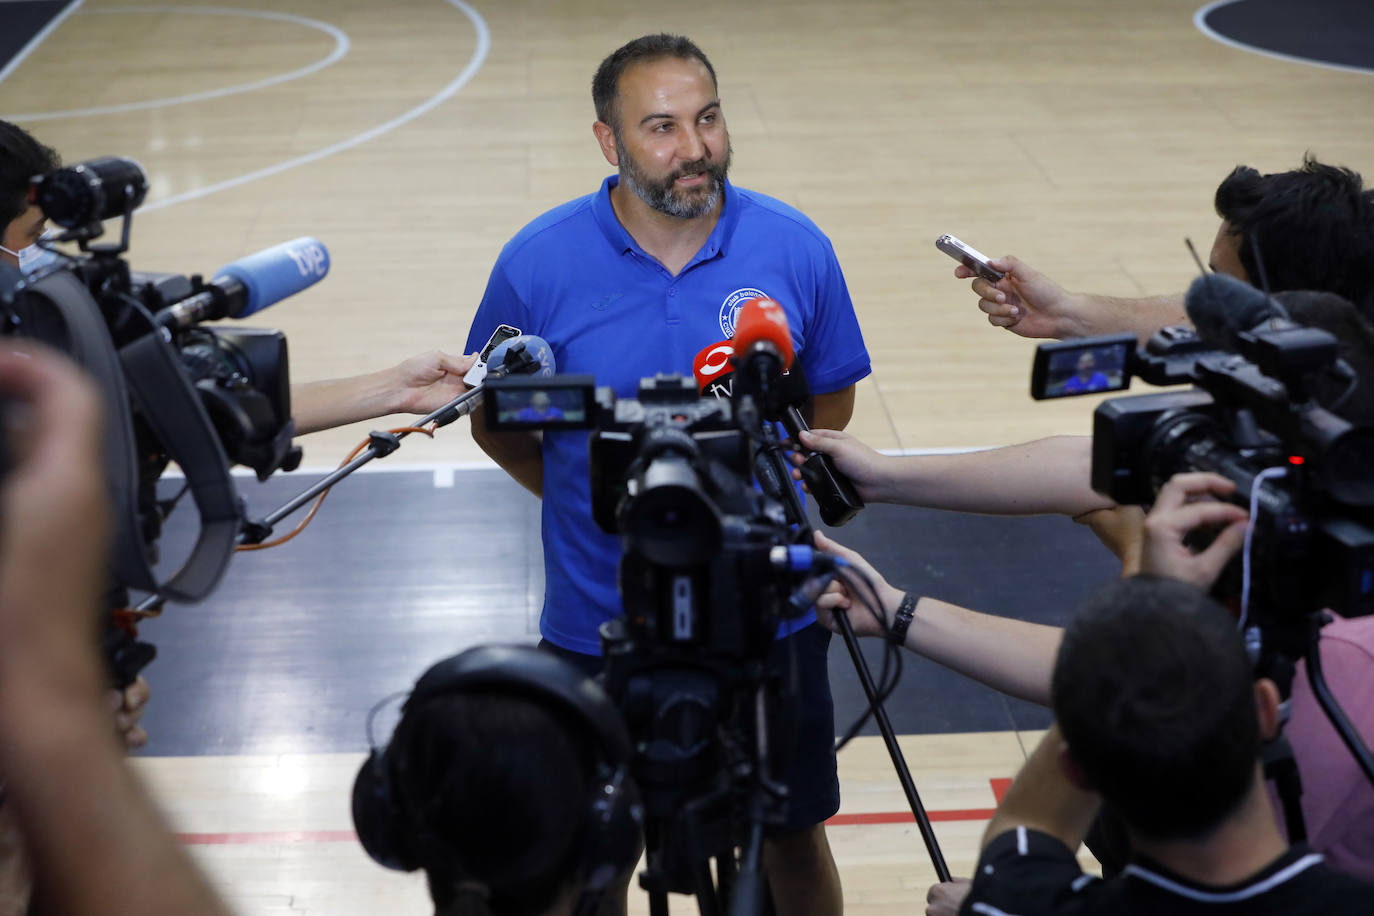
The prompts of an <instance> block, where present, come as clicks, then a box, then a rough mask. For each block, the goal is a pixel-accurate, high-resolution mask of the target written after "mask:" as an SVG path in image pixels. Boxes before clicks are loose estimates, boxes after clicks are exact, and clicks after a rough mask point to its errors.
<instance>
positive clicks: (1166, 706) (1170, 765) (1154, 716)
mask: <svg viewBox="0 0 1374 916" xmlns="http://www.w3.org/2000/svg"><path fill="white" fill-rule="evenodd" d="M1051 689H1052V698H1053V706H1054V712H1055V717H1056V719H1057V720H1058V722H1059V726H1060V729H1061V730H1062V732H1063V734H1064V738H1065V741H1066V743H1067V744H1068V747H1069V753H1070V755H1071V756H1072V758H1073V760H1074V761H1075V762H1076V763H1077V765H1078V766H1079V768H1080V769H1081V770H1082V772H1083V774H1084V776H1085V778H1086V779H1087V781H1088V783H1089V784H1090V786H1091V787H1092V788H1094V789H1096V790H1097V791H1098V792H1100V793H1101V795H1102V798H1103V801H1104V803H1105V804H1106V805H1107V806H1109V807H1110V808H1112V809H1114V810H1115V811H1116V812H1117V813H1118V814H1120V815H1121V817H1122V818H1123V819H1124V820H1125V822H1126V823H1127V824H1128V825H1129V826H1130V827H1131V828H1132V829H1133V830H1135V831H1137V832H1138V833H1139V834H1140V835H1141V836H1142V837H1148V838H1150V839H1153V840H1161V841H1168V840H1181V839H1199V838H1202V837H1204V836H1206V835H1207V834H1208V833H1210V832H1211V831H1212V830H1213V829H1214V828H1215V827H1217V826H1218V825H1219V824H1220V823H1221V822H1222V821H1223V820H1224V819H1225V818H1226V817H1227V816H1228V815H1229V814H1231V813H1233V812H1234V811H1235V810H1236V809H1237V808H1238V807H1239V805H1240V804H1241V802H1242V800H1243V799H1244V798H1245V796H1246V794H1247V793H1248V791H1249V790H1250V787H1251V785H1252V783H1253V780H1254V776H1255V765H1256V761H1257V760H1258V758H1259V749H1260V732H1259V728H1260V726H1259V719H1258V715H1257V713H1256V708H1255V694H1254V686H1253V676H1252V672H1251V667H1250V663H1249V661H1248V659H1247V657H1246V654H1245V649H1244V646H1243V645H1242V642H1241V639H1240V636H1239V635H1238V634H1237V633H1236V629H1235V623H1234V621H1233V620H1232V618H1231V617H1230V615H1228V614H1227V613H1226V612H1225V611H1224V610H1223V609H1222V608H1221V607H1220V606H1219V605H1217V604H1216V603H1215V602H1213V601H1212V600H1211V599H1209V598H1208V597H1207V596H1206V595H1204V594H1203V593H1202V592H1200V591H1199V590H1198V589H1196V588H1194V587H1193V586H1191V585H1187V584H1185V583H1182V582H1177V581H1174V580H1171V579H1162V578H1158V577H1152V576H1136V577H1133V578H1130V579H1125V580H1122V581H1120V582H1116V583H1113V584H1112V585H1111V586H1109V587H1108V588H1106V589H1104V590H1102V591H1101V592H1099V593H1097V594H1096V595H1094V596H1093V598H1092V599H1091V600H1090V601H1089V603H1088V604H1087V605H1086V606H1085V607H1084V609H1083V610H1082V612H1081V613H1080V614H1079V615H1078V617H1077V618H1075V620H1074V621H1073V622H1072V623H1071V624H1070V625H1069V627H1068V629H1067V630H1066V631H1065V633H1064V641H1063V644H1062V646H1061V648H1060V650H1059V656H1058V658H1057V659H1056V661H1055V667H1054V675H1053V681H1052V688H1051Z"/></svg>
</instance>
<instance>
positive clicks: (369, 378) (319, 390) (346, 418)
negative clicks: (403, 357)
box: [291, 370, 396, 436]
mask: <svg viewBox="0 0 1374 916" xmlns="http://www.w3.org/2000/svg"><path fill="white" fill-rule="evenodd" d="M387 372H388V370H382V371H380V372H370V373H368V374H367V375H355V376H352V377H350V378H340V379H330V380H328V381H322V382H302V383H300V384H296V385H292V386H291V415H292V419H294V420H295V421H296V435H298V436H304V435H305V434H306V433H313V432H318V431H319V430H322V429H333V428H334V427H336V426H344V425H346V424H348V423H357V422H359V421H360V420H371V419H372V418H374V417H384V416H386V415H387V414H390V413H395V412H396V411H395V409H394V405H393V404H392V403H391V399H392V397H393V395H394V391H395V390H394V388H393V387H389V385H388V376H387Z"/></svg>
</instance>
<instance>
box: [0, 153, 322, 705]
mask: <svg viewBox="0 0 1374 916" xmlns="http://www.w3.org/2000/svg"><path fill="white" fill-rule="evenodd" d="M147 188H148V181H147V177H146V175H145V174H144V172H143V169H142V168H141V167H140V166H139V164H138V163H137V162H135V161H133V160H132V159H125V158H119V157H106V158H101V159H94V160H90V161H88V162H82V163H79V164H77V165H73V166H69V167H66V168H63V169H59V170H57V171H55V172H53V173H51V174H48V175H44V176H39V177H37V178H35V179H34V182H33V184H32V186H31V188H30V192H29V199H30V201H31V202H32V203H34V204H36V205H37V206H38V207H39V208H40V209H41V210H42V211H43V213H44V215H45V216H46V217H47V219H48V220H49V221H50V222H52V223H53V224H55V225H56V226H58V227H61V229H62V230H63V231H61V232H60V233H59V234H57V235H56V237H53V238H45V240H43V241H42V242H40V245H41V247H43V248H45V249H47V251H48V252H49V253H50V254H51V255H52V256H53V257H52V262H51V263H49V264H47V265H45V266H42V267H40V268H39V269H37V270H35V271H33V272H31V273H29V274H28V275H26V276H25V277H24V279H23V280H22V281H21V282H20V283H18V285H17V286H16V287H15V289H13V290H12V291H10V292H8V293H7V294H5V295H4V296H2V297H0V317H2V318H3V328H0V333H4V334H7V335H10V336H15V337H24V338H30V339H34V340H39V341H41V342H44V343H46V344H49V345H51V346H53V347H55V348H56V349H58V350H60V351H63V352H65V353H66V354H67V355H68V356H70V357H71V358H72V359H73V360H74V361H76V362H77V363H78V364H80V365H81V366H82V367H84V368H85V369H86V370H87V371H88V372H89V373H90V374H91V375H92V376H94V378H95V381H96V383H97V386H98V387H99V389H100V391H101V393H102V395H103V398H104V402H105V403H104V407H105V414H106V417H107V423H106V436H105V453H106V473H107V476H108V478H109V486H110V493H111V496H112V503H113V508H114V514H115V543H114V546H113V551H112V556H111V573H112V579H113V581H112V587H111V599H110V606H111V608H112V609H115V608H122V607H125V606H126V605H127V603H128V600H129V591H130V590H134V591H139V592H146V593H148V594H149V595H150V596H153V597H154V598H156V599H157V600H159V601H160V600H162V599H174V600H178V601H197V600H200V599H202V598H204V597H206V596H207V595H208V594H209V593H210V592H211V591H212V590H213V589H214V588H215V586H216V585H217V584H218V582H219V580H220V577H221V576H222V574H223V572H224V570H225V567H226V566H227V564H228V562H229V558H230V555H231V554H232V552H233V549H234V547H235V544H236V542H237V539H238V535H239V531H240V526H241V523H242V520H243V508H242V504H241V501H240V499H239V495H238V491H237V488H236V487H235V485H234V482H233V479H232V478H231V476H230V473H229V467H230V465H231V463H236V464H243V465H246V466H248V467H251V468H252V469H253V470H254V471H255V472H256V473H257V476H258V478H259V479H266V478H267V477H268V476H269V475H270V474H272V473H273V472H274V471H276V470H288V471H289V470H293V469H295V468H296V467H297V466H298V465H299V463H300V460H301V450H300V448H298V447H296V446H294V445H293V444H292V441H291V440H292V436H293V434H294V424H293V422H292V419H291V400H290V381H289V373H288V366H287V350H286V339H285V337H284V336H283V335H282V334H281V333H280V332H279V331H274V330H259V329H248V328H244V329H235V330H232V331H230V330H224V329H220V328H210V327H206V326H204V325H202V324H201V322H203V321H207V320H213V319H218V318H241V317H245V316H247V315H249V314H252V313H253V312H256V311H258V310H260V309H262V308H266V307H267V306H269V305H272V304H273V303H275V302H277V301H279V300H280V299H283V298H285V297H286V296H289V295H291V294H293V293H295V292H298V291H300V290H301V289H304V288H305V287H306V286H309V285H311V284H313V283H314V282H316V281H318V280H319V279H320V278H321V277H323V276H324V275H325V273H327V271H328V267H329V256H328V253H327V252H326V251H325V250H324V247H323V246H322V245H320V243H319V242H317V241H315V240H313V239H297V240H296V241H294V242H288V243H286V244H285V245H280V246H277V247H276V248H273V249H268V250H266V251H263V252H259V253H258V254H256V255H252V256H250V257H247V258H244V259H241V260H240V261H236V262H234V263H233V264H230V265H227V266H226V267H225V268H223V269H222V270H221V271H220V272H219V273H218V274H217V275H216V276H215V277H214V278H213V279H211V280H210V281H208V282H206V281H204V280H202V278H201V277H200V276H190V277H185V276H180V275H174V274H153V273H137V272H134V271H131V270H130V269H129V266H128V264H127V263H126V262H125V261H124V259H123V258H122V257H121V255H123V254H124V253H125V252H126V251H127V250H128V248H129V233H130V226H131V223H132V216H133V211H134V210H135V209H136V208H137V207H138V206H139V205H140V204H141V203H142V202H143V199H144V197H145V196H146V193H147ZM114 218H121V219H122V229H121V236H120V241H119V242H118V243H115V244H93V241H94V240H95V239H96V238H98V237H99V236H101V235H102V233H103V226H102V223H103V221H104V220H107V219H114ZM63 242H75V243H76V244H77V246H78V247H79V249H80V252H81V253H80V254H71V253H64V252H59V251H58V250H57V249H55V248H54V247H52V246H53V244H54V243H63ZM172 462H175V463H176V464H177V465H178V466H179V467H180V469H181V471H182V472H183V473H184V474H185V477H186V481H187V487H186V490H184V491H183V493H184V492H186V491H189V492H190V494H191V496H192V497H193V499H194V501H195V504H196V507H197V509H198V510H199V513H200V532H199V534H198V536H197V538H196V543H195V545H194V547H193V549H192V550H191V551H190V554H189V556H188V557H187V558H186V560H185V561H184V563H183V565H182V566H181V567H180V569H178V570H177V571H176V572H174V573H172V574H171V575H168V576H161V575H159V574H158V573H157V572H155V570H154V567H155V566H156V565H157V563H158V539H159V536H160V534H161V530H162V522H163V520H164V519H165V518H166V516H167V514H169V513H170V511H171V509H172V507H173V505H174V503H175V501H171V502H170V503H169V502H163V501H160V500H159V498H158V494H157V482H158V480H159V478H160V477H161V476H162V474H163V472H164V471H165V470H166V469H167V467H168V465H169V464H170V463H172ZM178 498H179V497H178ZM131 629H132V627H128V628H126V630H131ZM107 644H108V645H107V648H108V650H109V654H110V655H111V662H112V666H113V668H114V677H115V681H116V683H117V684H120V685H123V684H126V683H129V682H130V681H132V679H133V678H134V676H135V675H136V674H137V672H138V671H139V669H141V668H142V667H143V666H144V665H146V664H147V663H148V662H149V661H151V660H152V658H153V657H154V655H155V650H154V649H153V647H152V646H149V645H147V644H144V643H137V642H135V641H134V638H133V635H132V633H131V632H127V631H126V632H124V633H123V635H120V634H119V633H118V632H114V634H113V635H112V636H110V637H109V638H108V639H107Z"/></svg>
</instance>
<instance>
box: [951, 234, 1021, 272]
mask: <svg viewBox="0 0 1374 916" xmlns="http://www.w3.org/2000/svg"><path fill="white" fill-rule="evenodd" d="M935 247H936V248H938V249H940V250H941V251H943V252H944V253H945V254H947V255H949V256H950V257H951V258H953V259H954V260H956V261H958V262H959V263H960V264H962V265H964V266H965V267H967V268H968V269H969V270H971V271H973V272H974V273H976V274H977V275H978V276H980V277H982V278H983V279H984V280H987V281H988V282H989V283H996V282H997V281H998V280H1000V279H1002V278H1003V277H1005V276H1006V274H1004V273H1002V271H1000V270H998V269H997V268H996V267H993V266H992V265H991V264H989V263H988V256H987V255H985V254H983V253H982V252H981V251H979V250H978V249H977V248H970V247H969V246H968V245H965V244H964V243H963V242H961V241H959V240H958V239H956V238H955V237H954V236H952V235H942V236H940V237H939V238H938V239H936V240H935Z"/></svg>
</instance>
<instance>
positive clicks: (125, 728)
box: [107, 675, 150, 751]
mask: <svg viewBox="0 0 1374 916" xmlns="http://www.w3.org/2000/svg"><path fill="white" fill-rule="evenodd" d="M149 696H150V691H149V690H148V682H147V681H145V680H144V679H143V677H142V675H140V676H139V677H137V678H135V679H134V682H133V683H132V684H130V685H129V686H128V687H125V688H124V689H123V690H111V691H110V692H109V693H108V694H107V701H108V703H109V705H110V710H111V711H112V712H113V713H114V717H115V730H116V731H117V732H118V733H119V739H120V740H121V741H122V742H123V743H124V749H125V750H129V751H132V750H134V749H136V748H140V747H143V745H145V744H147V743H148V732H147V731H145V730H144V729H143V727H142V726H140V725H139V724H138V723H139V720H141V719H142V718H143V708H144V707H145V706H147V705H148V697H149Z"/></svg>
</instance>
